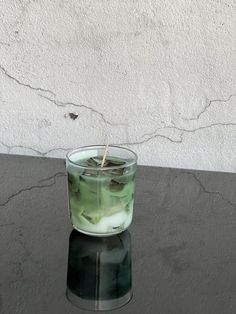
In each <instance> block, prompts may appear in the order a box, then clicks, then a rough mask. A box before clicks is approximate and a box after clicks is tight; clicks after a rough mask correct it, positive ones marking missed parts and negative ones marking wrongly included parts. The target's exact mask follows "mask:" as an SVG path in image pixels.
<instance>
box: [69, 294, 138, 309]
mask: <svg viewBox="0 0 236 314" xmlns="http://www.w3.org/2000/svg"><path fill="white" fill-rule="evenodd" d="M66 297H67V299H68V300H69V301H70V302H71V303H72V304H73V305H75V306H76V307H78V308H81V309H84V310H89V311H109V310H110V311H111V310H114V309H118V308H121V307H122V306H124V305H125V304H127V303H128V302H129V301H130V300H131V298H132V292H131V291H129V292H128V293H126V294H125V295H124V296H123V297H120V298H116V299H111V300H88V299H82V298H80V297H79V296H77V295H76V294H74V293H73V292H72V291H71V290H70V289H68V288H67V290H66Z"/></svg>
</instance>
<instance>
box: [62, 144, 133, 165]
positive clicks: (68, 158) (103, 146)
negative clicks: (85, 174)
mask: <svg viewBox="0 0 236 314" xmlns="http://www.w3.org/2000/svg"><path fill="white" fill-rule="evenodd" d="M96 147H97V148H104V149H105V148H106V145H86V146H80V147H78V148H76V149H73V150H71V151H69V152H68V153H67V154H66V159H67V160H68V162H69V163H70V164H73V165H74V166H76V167H78V168H81V169H87V170H97V171H104V170H116V169H122V168H126V167H130V166H133V165H135V164H136V163H137V160H138V156H137V154H136V153H135V152H134V151H132V150H131V149H129V148H125V147H121V146H117V145H109V147H111V148H118V149H121V150H123V151H128V152H129V153H131V154H132V155H133V157H134V158H133V160H132V161H130V162H127V163H126V164H125V165H118V166H113V167H97V168H95V167H86V166H81V165H78V164H77V163H75V162H74V161H72V160H71V159H70V156H71V155H73V154H75V153H76V152H81V151H83V149H84V150H89V149H90V148H91V150H92V149H95V148H96ZM109 147H108V148H109Z"/></svg>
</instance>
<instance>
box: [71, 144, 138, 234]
mask: <svg viewBox="0 0 236 314" xmlns="http://www.w3.org/2000/svg"><path fill="white" fill-rule="evenodd" d="M104 152H105V146H104V145H100V146H86V147H81V148H79V149H76V150H74V151H72V152H70V153H68V154H67V158H66V168H67V174H68V194H69V211H70V218H71V222H72V225H73V227H74V228H75V229H77V230H78V231H80V232H82V233H85V234H88V235H93V236H110V235H114V234H118V233H120V232H122V231H124V230H126V229H127V228H128V227H129V225H130V224H131V221H132V217H133V203H134V188H135V183H134V179H135V173H136V167H137V155H136V154H135V153H134V152H132V151H131V150H129V149H126V148H123V147H117V146H109V147H108V152H107V156H106V159H105V164H104V165H103V166H102V158H103V156H104Z"/></svg>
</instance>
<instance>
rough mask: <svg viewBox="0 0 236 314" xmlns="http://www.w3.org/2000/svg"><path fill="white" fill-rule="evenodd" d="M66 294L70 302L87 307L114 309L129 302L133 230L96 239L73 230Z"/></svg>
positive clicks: (98, 309)
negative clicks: (131, 233)
mask: <svg viewBox="0 0 236 314" xmlns="http://www.w3.org/2000/svg"><path fill="white" fill-rule="evenodd" d="M66 293H67V298H68V299H69V300H70V301H71V303H73V304H74V305H76V306H78V307H80V308H84V309H88V310H96V311H100V310H112V309H115V308H118V307H121V306H123V305H125V304H126V303H127V302H129V300H130V299H131V296H132V292H131V242H130V233H129V232H128V231H125V232H123V233H121V234H119V235H115V236H112V237H106V238H105V237H104V238H95V237H90V236H86V235H84V234H81V233H79V232H77V231H76V230H73V231H72V232H71V235H70V248H69V261H68V273H67V292H66Z"/></svg>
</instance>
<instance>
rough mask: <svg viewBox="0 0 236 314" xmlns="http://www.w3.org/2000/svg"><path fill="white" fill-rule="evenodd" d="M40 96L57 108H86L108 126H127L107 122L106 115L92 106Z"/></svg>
mask: <svg viewBox="0 0 236 314" xmlns="http://www.w3.org/2000/svg"><path fill="white" fill-rule="evenodd" d="M39 96H40V97H42V98H44V99H46V100H48V101H50V102H51V103H53V104H54V105H56V106H57V107H67V106H72V107H76V108H84V109H86V110H89V111H90V112H92V113H94V114H96V115H98V116H99V117H100V118H101V120H102V121H103V122H104V123H105V124H108V125H111V126H125V125H126V124H124V123H116V122H110V121H109V120H107V118H105V115H104V114H103V113H102V112H100V111H98V110H96V109H94V108H93V107H91V106H87V105H84V104H77V103H75V102H63V101H59V100H55V99H52V98H50V97H47V96H45V95H41V94H39Z"/></svg>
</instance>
